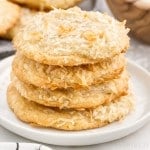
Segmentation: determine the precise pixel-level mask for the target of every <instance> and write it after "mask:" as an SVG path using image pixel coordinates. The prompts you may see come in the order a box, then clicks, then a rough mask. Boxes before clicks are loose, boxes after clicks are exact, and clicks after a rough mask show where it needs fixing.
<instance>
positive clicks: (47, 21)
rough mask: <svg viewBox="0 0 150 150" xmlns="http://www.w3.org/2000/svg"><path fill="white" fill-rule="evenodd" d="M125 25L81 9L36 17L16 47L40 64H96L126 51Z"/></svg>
mask: <svg viewBox="0 0 150 150" xmlns="http://www.w3.org/2000/svg"><path fill="white" fill-rule="evenodd" d="M128 31H129V30H128V29H126V28H125V26H124V22H118V21H117V20H115V19H113V18H112V17H109V16H107V15H106V14H101V13H100V12H88V11H82V10H81V9H80V8H77V7H75V8H71V9H68V10H62V9H55V10H53V11H51V12H49V13H45V14H38V15H35V16H34V17H33V18H32V19H30V20H28V22H27V23H26V25H25V26H24V27H23V28H22V30H20V32H18V34H17V35H16V36H15V38H14V46H15V47H16V49H17V50H18V51H20V52H21V53H22V54H24V55H25V56H26V57H28V58H30V59H33V60H35V61H37V62H39V63H43V64H48V65H58V66H76V65H81V64H93V63H97V62H100V61H104V60H108V59H110V58H112V57H114V56H115V55H119V54H120V53H122V52H125V51H126V50H127V48H128V46H129V38H128V36H127V33H128Z"/></svg>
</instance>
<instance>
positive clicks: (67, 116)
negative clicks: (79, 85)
mask: <svg viewBox="0 0 150 150" xmlns="http://www.w3.org/2000/svg"><path fill="white" fill-rule="evenodd" d="M7 100H8V104H9V106H10V108H11V109H12V110H13V111H14V113H15V115H16V116H17V117H18V118H19V119H20V120H22V121H24V122H27V123H30V124H33V125H38V126H41V127H51V128H56V129H61V130H84V129H91V128H98V127H101V126H104V125H106V124H109V123H111V122H113V121H117V120H121V119H123V118H124V117H125V116H126V115H127V114H128V113H129V112H130V111H131V110H132V108H133V97H132V96H131V95H130V94H128V95H126V96H122V97H121V98H120V99H119V100H117V101H116V102H111V103H109V104H107V105H100V106H99V107H97V108H95V109H86V110H84V109H83V110H73V109H58V108H50V107H46V106H42V105H39V104H36V103H34V102H31V101H28V100H27V99H25V98H23V97H21V95H20V94H19V93H18V92H17V90H16V89H15V87H13V86H12V84H10V85H9V87H8V91H7Z"/></svg>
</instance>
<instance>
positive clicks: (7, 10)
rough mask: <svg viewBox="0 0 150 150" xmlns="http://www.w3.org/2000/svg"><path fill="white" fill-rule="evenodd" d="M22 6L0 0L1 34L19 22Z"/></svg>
mask: <svg viewBox="0 0 150 150" xmlns="http://www.w3.org/2000/svg"><path fill="white" fill-rule="evenodd" d="M19 16H20V7H19V6H17V5H15V4H13V3H10V2H8V1H6V0H0V36H2V35H4V34H6V33H7V31H8V30H9V29H10V28H11V27H12V26H14V25H15V24H16V23H17V20H18V19H19Z"/></svg>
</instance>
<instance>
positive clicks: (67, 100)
mask: <svg viewBox="0 0 150 150" xmlns="http://www.w3.org/2000/svg"><path fill="white" fill-rule="evenodd" d="M12 83H13V86H14V87H16V89H17V90H18V92H19V93H20V94H21V96H23V97H25V98H27V99H29V100H31V101H34V102H37V103H39V104H42V105H45V106H51V107H59V108H91V107H96V106H98V105H100V104H103V103H109V102H111V101H113V100H114V99H116V98H118V97H120V96H122V95H125V94H127V90H128V74H127V73H126V71H124V72H123V73H122V75H121V76H120V78H118V79H113V80H111V81H109V82H106V83H104V84H100V85H93V86H90V87H89V88H88V89H79V90H74V89H71V88H68V89H66V90H65V89H58V90H54V91H51V90H50V89H41V88H38V87H35V86H33V85H29V84H25V83H24V82H22V81H20V80H18V79H17V77H15V76H14V75H12Z"/></svg>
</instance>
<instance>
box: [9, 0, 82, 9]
mask: <svg viewBox="0 0 150 150" xmlns="http://www.w3.org/2000/svg"><path fill="white" fill-rule="evenodd" d="M10 1H12V2H15V3H18V4H21V5H24V6H27V7H30V8H35V9H38V10H51V9H53V8H63V9H66V8H69V7H72V6H75V5H76V4H78V3H79V2H80V1H81V0H38V1H37V0H10Z"/></svg>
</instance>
